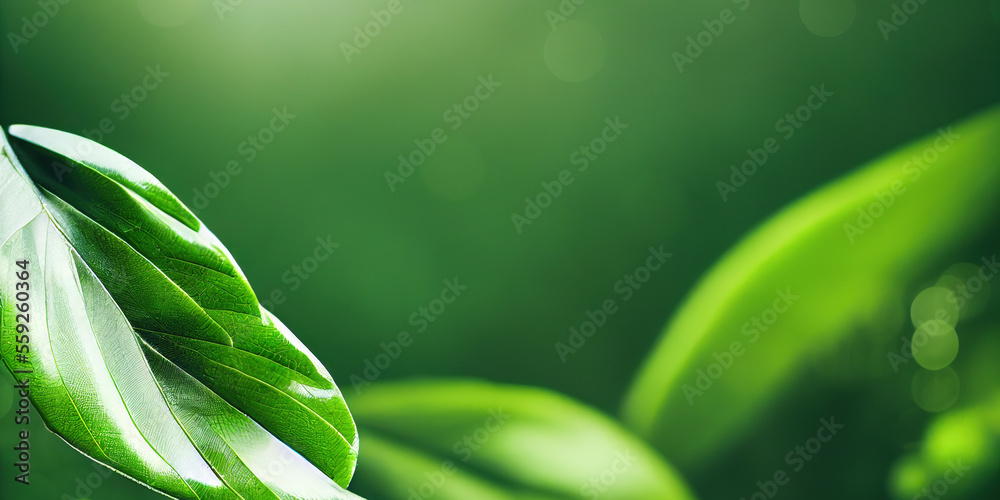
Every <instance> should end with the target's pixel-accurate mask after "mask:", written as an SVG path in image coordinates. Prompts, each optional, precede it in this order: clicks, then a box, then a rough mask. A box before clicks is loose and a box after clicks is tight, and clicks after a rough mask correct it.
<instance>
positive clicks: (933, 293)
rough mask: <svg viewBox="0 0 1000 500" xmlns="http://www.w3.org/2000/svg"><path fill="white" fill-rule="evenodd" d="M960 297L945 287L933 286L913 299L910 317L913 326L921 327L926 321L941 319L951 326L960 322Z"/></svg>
mask: <svg viewBox="0 0 1000 500" xmlns="http://www.w3.org/2000/svg"><path fill="white" fill-rule="evenodd" d="M958 312H959V311H958V298H957V297H955V294H954V293H953V292H952V291H951V290H949V289H947V288H944V287H940V286H932V287H930V288H928V289H926V290H924V291H922V292H920V293H919V294H917V297H916V298H915V299H913V304H912V305H911V306H910V319H911V320H912V321H913V326H915V327H918V328H919V327H920V325H921V324H923V323H924V322H925V321H933V320H941V321H944V322H946V323H948V324H949V325H951V326H955V325H957V324H958Z"/></svg>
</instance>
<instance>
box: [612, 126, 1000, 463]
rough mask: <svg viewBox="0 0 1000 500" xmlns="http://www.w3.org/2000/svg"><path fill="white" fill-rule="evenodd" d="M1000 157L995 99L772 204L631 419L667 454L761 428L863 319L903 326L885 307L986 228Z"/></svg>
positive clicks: (672, 344)
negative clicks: (774, 405)
mask: <svg viewBox="0 0 1000 500" xmlns="http://www.w3.org/2000/svg"><path fill="white" fill-rule="evenodd" d="M831 147H834V146H833V145H831ZM998 165H1000V108H993V109H991V110H989V111H987V112H985V113H983V114H981V115H980V116H977V117H975V118H972V119H970V120H968V121H966V122H963V123H961V124H960V125H956V126H955V127H954V130H953V131H952V129H951V128H948V129H943V130H939V131H938V133H936V134H933V135H931V136H929V137H927V138H925V139H921V140H919V141H916V142H914V143H912V144H910V145H907V146H905V147H903V148H901V149H899V150H897V151H895V152H893V153H891V154H888V155H886V156H884V157H882V158H880V159H877V160H875V161H874V162H872V163H871V164H870V165H868V166H866V167H864V168H862V169H861V170H860V171H858V172H856V173H854V174H851V175H849V176H847V177H846V178H843V179H841V180H839V181H837V182H834V183H832V184H830V185H829V186H827V187H825V188H822V189H820V190H818V191H817V192H815V193H813V194H811V195H808V196H806V197H805V198H803V199H802V200H800V201H798V202H797V203H795V204H793V205H792V206H790V207H788V208H787V209H785V210H783V211H782V212H781V213H779V214H777V215H776V216H774V217H773V218H772V219H771V220H769V221H767V222H766V223H765V224H764V225H763V226H761V227H760V228H758V229H757V230H755V231H753V232H752V233H751V234H750V235H749V236H747V237H746V238H745V239H744V240H743V241H741V242H740V243H739V244H737V245H736V246H735V247H734V248H733V249H732V250H731V251H730V252H729V253H728V254H727V255H726V256H725V257H723V258H722V260H721V261H720V262H719V263H718V264H716V265H715V266H714V268H713V269H712V270H711V271H709V273H708V274H707V275H706V276H705V277H704V278H703V279H702V280H701V282H700V283H699V284H698V285H697V287H696V288H695V289H694V290H693V292H692V293H691V294H690V296H689V297H688V298H687V299H686V301H685V303H684V304H683V305H682V306H681V307H680V308H679V310H678V311H677V312H676V314H675V315H674V317H673V319H672V320H671V321H670V322H669V324H668V326H667V328H666V330H665V333H664V335H663V338H662V340H661V341H660V343H659V345H658V346H657V347H656V349H655V350H654V351H653V353H652V354H651V355H650V356H649V358H648V360H647V361H646V363H645V366H644V367H643V368H642V369H641V371H640V373H639V374H638V377H637V379H636V381H635V383H634V385H633V387H632V388H631V390H630V392H629V394H628V395H627V397H626V400H625V402H624V406H623V415H624V417H625V420H626V421H627V422H628V423H629V425H630V426H631V427H632V428H633V429H635V430H636V431H637V432H638V433H639V434H640V435H642V436H646V437H648V438H649V439H650V440H651V441H652V442H653V443H655V445H656V446H657V447H658V448H659V449H660V450H661V451H663V452H664V454H665V455H666V457H667V458H668V459H669V460H671V461H673V462H676V463H677V464H678V465H681V466H693V467H697V466H698V465H700V464H703V463H704V462H705V461H706V460H707V459H709V458H711V457H712V456H713V455H715V454H716V453H717V452H718V451H720V450H721V449H723V448H725V447H726V446H727V445H728V444H731V442H732V441H733V439H734V438H736V437H738V436H739V434H740V432H741V431H743V430H745V429H748V428H751V427H752V426H753V424H754V420H755V419H756V418H759V417H760V415H761V414H762V411H763V410H764V409H765V408H767V407H768V405H769V403H770V402H772V401H773V400H774V399H775V398H776V397H777V396H778V395H779V394H780V393H781V392H782V389H784V388H785V387H787V386H788V385H789V384H790V383H792V382H793V381H794V377H795V374H796V372H797V370H798V369H799V368H801V367H802V366H803V364H804V363H805V362H807V361H808V360H809V359H810V358H812V357H814V356H818V355H820V354H822V353H823V352H824V351H825V350H826V349H828V348H829V347H831V346H832V345H833V344H835V343H836V342H837V341H838V340H841V339H842V338H844V337H845V336H848V335H850V334H851V333H852V332H857V331H859V330H861V329H865V330H867V331H876V332H879V330H882V331H881V333H883V334H885V335H892V334H893V333H895V330H894V329H891V328H888V327H886V326H884V325H881V324H880V323H879V321H880V313H882V312H884V311H885V310H886V309H887V307H889V306H890V305H891V304H892V303H893V302H895V303H897V304H898V302H899V301H900V300H901V299H902V298H903V294H904V290H906V289H907V288H906V287H908V286H911V285H912V283H913V281H914V280H915V279H916V278H918V277H920V276H922V274H923V273H925V272H926V271H927V269H928V268H929V266H931V265H932V264H934V262H935V260H936V259H939V258H940V257H941V256H942V254H943V253H944V252H945V251H947V250H949V249H952V248H954V247H955V246H956V245H959V244H961V243H962V240H964V239H965V238H968V237H970V236H972V235H975V234H977V233H978V232H980V231H981V230H982V229H984V227H983V226H984V223H985V222H986V221H988V220H989V219H990V217H992V215H993V214H994V213H995V208H996V205H997V201H1000V199H998V198H997V196H996V193H997V192H998V191H997V190H998V187H1000V168H998ZM882 316H884V314H883V315H882Z"/></svg>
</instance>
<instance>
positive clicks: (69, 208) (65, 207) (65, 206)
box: [37, 186, 354, 479]
mask: <svg viewBox="0 0 1000 500" xmlns="http://www.w3.org/2000/svg"><path fill="white" fill-rule="evenodd" d="M37 190H44V192H45V193H49V195H50V196H51V200H53V201H55V202H58V203H61V204H62V206H60V209H62V210H67V211H73V213H75V214H76V215H77V216H79V217H81V218H84V219H86V220H87V221H89V222H91V223H93V224H94V225H95V226H96V227H98V228H101V230H104V231H105V234H106V235H107V236H108V237H110V238H114V239H116V240H117V241H118V242H120V243H121V244H122V245H124V246H126V247H127V248H129V249H130V250H131V251H132V252H134V253H135V255H137V256H139V257H140V258H142V259H143V260H144V261H145V262H146V263H148V264H149V265H150V267H151V268H152V269H153V270H155V272H157V273H159V275H160V276H161V277H162V278H163V279H164V280H167V281H168V282H169V283H170V285H173V286H174V287H175V289H176V290H177V291H179V292H180V293H182V294H183V295H184V296H185V297H187V298H188V299H190V300H191V301H192V303H194V304H196V305H197V302H196V301H194V299H193V298H191V297H190V295H189V294H188V293H187V291H186V290H184V289H183V288H181V287H180V286H178V285H177V284H176V283H175V282H174V281H173V280H171V279H170V277H169V276H167V275H166V274H164V273H163V272H162V271H161V270H160V269H159V267H158V266H156V265H155V264H153V263H152V262H151V261H150V260H149V259H148V258H147V257H146V256H145V255H142V254H141V253H139V252H138V251H136V250H135V249H134V248H133V247H132V246H131V245H129V243H128V242H126V241H124V240H122V239H121V238H120V237H119V236H118V235H116V234H114V233H113V232H111V231H107V230H105V229H103V226H101V225H100V224H98V223H97V222H96V221H94V220H93V219H91V218H90V217H88V216H87V215H86V214H84V213H82V212H80V211H79V210H77V209H76V208H75V207H73V206H71V205H69V204H68V203H66V202H65V201H63V200H62V199H61V198H59V197H58V196H56V195H55V194H52V193H50V192H49V191H48V190H45V188H42V187H40V186H39V187H37ZM39 201H40V202H41V203H42V206H43V208H44V209H45V210H46V212H47V213H48V207H47V205H46V204H45V202H43V201H41V200H39ZM50 220H51V221H52V222H53V226H55V227H56V228H57V229H58V230H59V231H60V233H61V234H63V237H64V238H66V239H67V241H69V238H68V236H67V235H65V233H63V232H62V228H61V227H60V226H59V224H57V223H55V221H54V219H52V218H51V217H50ZM69 246H70V248H71V249H72V250H73V252H74V253H76V250H75V249H73V248H72V245H69ZM80 259H81V262H83V263H84V265H86V266H87V269H88V270H90V271H91V272H92V273H93V272H94V271H93V269H92V268H91V267H90V266H89V264H86V261H85V260H83V258H82V257H80ZM95 275H96V273H95ZM98 282H100V280H98ZM101 287H102V288H103V289H104V290H105V292H108V291H107V289H106V288H105V287H104V285H103V283H102V284H101ZM108 294H109V295H110V292H108ZM112 302H114V301H112ZM115 307H116V310H118V311H119V312H121V313H122V315H123V316H124V312H122V311H121V309H120V308H119V307H118V305H117V303H115ZM198 307H199V308H201V306H198ZM202 310H204V309H203V308H202ZM233 312H236V313H239V312H238V311H233ZM147 313H148V311H147ZM150 316H151V317H152V315H150ZM206 316H207V317H208V318H210V319H211V321H212V322H213V323H214V324H215V325H217V326H218V327H219V328H220V329H221V330H222V331H224V332H225V331H226V330H225V329H224V328H223V327H222V325H220V324H219V323H218V322H216V321H215V319H214V318H212V317H211V315H209V314H206ZM129 324H130V325H131V322H130V323H129ZM131 328H132V330H133V332H137V331H139V330H142V331H149V332H151V333H154V334H160V335H166V336H168V337H177V338H182V339H184V340H187V341H196V342H205V343H213V344H217V345H222V346H223V347H228V348H232V349H236V350H239V351H240V352H244V353H246V354H248V355H250V356H253V357H256V358H259V359H262V360H265V361H269V362H274V360H272V359H270V358H266V357H263V356H260V355H258V354H255V353H253V352H250V351H247V350H244V349H240V348H238V347H236V346H235V345H225V344H218V343H217V342H210V341H208V340H204V339H195V338H192V337H184V336H178V335H176V334H172V333H168V332H162V331H153V330H149V329H143V328H137V327H135V326H134V325H133V326H132V327H131ZM230 338H232V337H230ZM175 345H178V347H179V348H182V349H185V350H188V351H190V352H193V353H194V354H196V355H197V356H199V357H200V358H202V359H205V360H207V361H208V362H209V363H212V364H214V365H217V366H220V367H222V368H224V369H228V370H231V371H234V372H236V373H239V374H241V375H243V376H244V377H246V378H247V379H251V380H255V381H257V382H259V383H261V384H262V385H265V386H267V387H270V388H272V389H274V390H275V391H277V392H279V393H282V394H285V395H287V396H288V399H289V400H290V401H292V402H293V403H294V404H295V405H298V406H299V407H301V408H303V409H305V410H306V411H308V412H309V413H310V414H312V415H314V416H315V417H316V418H317V419H318V420H319V421H321V422H323V423H325V424H326V425H327V426H328V427H329V428H330V429H331V430H332V431H333V432H335V433H336V435H337V436H338V437H339V438H340V440H341V442H342V444H344V445H345V447H346V448H347V449H353V448H354V446H353V444H352V443H350V442H348V440H347V438H346V437H345V436H344V435H343V433H342V432H341V431H340V429H338V428H337V427H336V425H334V424H333V423H332V422H330V421H329V420H327V419H326V418H325V417H323V416H321V415H319V414H318V413H316V412H315V411H314V410H313V409H312V408H309V407H308V406H306V405H304V404H303V403H302V402H301V401H299V400H298V399H297V398H294V397H292V396H291V395H288V393H287V392H285V391H284V390H282V389H280V388H278V387H275V386H274V385H273V384H270V383H268V382H265V381H263V380H260V379H259V378H257V377H253V376H251V375H249V374H247V373H246V372H244V371H242V370H239V369H237V368H236V367H233V366H229V365H225V364H222V363H218V362H217V361H215V360H213V359H211V358H209V357H206V356H203V355H202V354H201V353H199V352H198V351H196V350H193V349H190V348H188V347H186V346H182V345H179V344H176V343H175ZM154 350H155V349H154ZM156 352H157V353H159V351H156ZM161 356H162V354H161ZM164 358H165V359H168V360H169V358H167V357H166V356H164ZM144 362H145V360H144ZM279 366H282V365H280V364H279ZM178 368H179V369H181V371H184V372H185V373H188V375H191V374H190V373H189V372H187V371H186V370H184V369H183V368H180V367H178ZM285 368H287V369H289V370H293V371H295V372H296V373H299V374H300V375H302V376H303V377H304V378H306V379H309V380H311V378H310V377H309V376H307V375H305V374H302V373H301V372H298V371H297V370H294V369H293V368H291V367H287V366H286V367H285ZM194 378H197V377H194ZM223 399H226V398H223ZM227 402H228V400H227ZM229 404H231V405H233V407H234V408H239V406H238V405H236V404H234V403H232V402H230V403H229ZM178 424H179V423H178ZM342 453H343V452H342ZM220 479H221V478H220Z"/></svg>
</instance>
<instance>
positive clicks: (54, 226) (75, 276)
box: [0, 126, 358, 500]
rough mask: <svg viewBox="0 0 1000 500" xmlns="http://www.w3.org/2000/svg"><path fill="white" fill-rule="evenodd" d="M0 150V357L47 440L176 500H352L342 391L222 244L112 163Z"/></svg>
mask: <svg viewBox="0 0 1000 500" xmlns="http://www.w3.org/2000/svg"><path fill="white" fill-rule="evenodd" d="M11 135H13V136H15V137H18V138H20V140H14V145H15V147H12V146H11V144H10V143H8V142H7V140H6V139H5V138H4V140H3V143H2V147H3V157H2V158H0V213H2V214H3V218H2V219H0V242H2V246H0V273H2V274H0V285H2V286H0V303H2V316H0V322H2V324H0V332H2V342H0V348H2V354H3V360H4V362H5V364H6V365H7V366H8V368H10V369H11V371H14V372H16V371H17V370H26V369H27V370H31V371H32V373H30V374H20V373H16V374H15V376H17V377H20V378H24V377H28V378H30V384H31V388H32V393H31V400H32V402H33V404H34V406H35V407H36V408H37V411H38V413H39V414H40V415H41V416H42V418H43V419H44V420H45V423H46V425H47V426H48V427H49V429H51V430H52V431H53V432H55V433H56V434H57V435H59V436H60V437H62V438H63V439H64V440H66V441H67V442H68V443H69V444H70V445H72V446H73V447H75V448H77V449H78V450H79V451H81V452H83V453H84V454H86V455H88V456H89V457H91V458H93V459H94V460H97V461H99V462H101V463H103V464H105V465H107V466H109V467H111V468H113V469H115V470H117V471H118V472H120V473H122V474H124V475H126V476H129V477H131V478H134V479H136V480H138V481H140V482H143V483H145V484H147V485H149V486H150V487H151V488H153V489H155V490H157V491H160V492H162V493H165V494H167V495H170V496H173V497H177V498H183V499H188V498H191V499H239V498H244V499H250V498H253V499H258V498H261V499H265V498H274V499H282V500H286V499H288V500H291V499H348V498H357V497H355V496H353V495H351V494H350V493H348V492H346V491H345V490H343V487H346V485H347V484H348V483H349V482H350V478H351V476H352V474H353V471H354V467H355V462H356V459H357V449H358V438H357V432H356V429H355V426H354V422H353V419H352V417H351V414H350V412H349V411H348V409H347V406H346V404H345V402H344V400H343V398H342V397H341V394H340V391H339V389H338V388H337V386H336V384H335V383H334V382H333V379H332V378H331V377H330V375H329V373H328V372H327V371H326V369H325V368H324V367H323V366H322V364H320V362H319V361H318V360H317V359H316V358H315V357H314V356H313V355H312V354H311V353H310V352H309V350H308V349H307V348H306V347H305V346H304V345H302V344H301V342H299V340H298V339H297V338H296V337H295V336H294V335H293V334H292V333H291V332H290V331H289V330H288V329H287V328H286V327H285V326H284V325H283V324H282V323H281V322H280V321H278V319H277V318H275V317H274V316H273V315H272V314H270V313H269V312H268V311H266V310H265V309H264V308H263V307H261V306H260V305H259V304H258V302H257V299H256V297H255V295H254V293H253V291H252V290H251V288H250V286H249V284H248V283H247V281H246V279H245V277H244V276H243V273H242V272H241V271H240V269H239V267H238V266H237V265H236V263H235V262H234V261H233V259H232V257H231V255H230V254H229V252H228V251H227V250H226V249H225V247H224V246H222V244H221V243H220V242H219V240H218V239H217V238H216V237H215V236H214V235H213V234H212V233H211V232H210V231H209V230H208V229H207V228H205V227H204V225H203V224H202V223H201V222H200V221H199V220H198V219H197V218H196V217H195V216H194V215H193V214H192V213H191V212H190V211H189V210H188V209H187V208H185V207H184V205H183V204H182V203H181V202H180V201H179V200H178V199H177V198H176V197H174V196H173V194H171V193H170V192H169V191H168V190H167V189H166V188H164V187H163V186H162V185H161V184H160V183H159V182H158V181H157V180H156V179H155V178H153V177H152V176H151V175H150V174H149V173H147V172H146V171H145V170H143V169H142V168H140V167H139V166H138V165H136V164H135V163H133V162H131V161H129V160H128V159H126V158H124V157H123V156H121V155H119V154H117V153H115V152H113V151H111V150H109V149H107V148H105V147H103V146H101V145H99V144H97V143H94V142H92V141H89V140H87V139H83V138H80V137H77V136H74V135H72V134H67V133H64V132H59V131H55V130H50V129H43V128H38V127H26V126H14V127H11ZM0 136H2V134H0ZM18 261H28V264H27V273H28V274H27V275H23V274H22V275H18V274H17V273H19V272H21V271H22V268H21V267H19V266H18V265H17V264H16V263H17V262H18ZM22 277H26V279H21V278H22ZM21 282H24V283H27V284H26V285H23V286H24V287H30V290H29V295H30V296H29V298H28V299H27V300H26V301H24V302H23V303H27V304H28V306H27V307H29V308H30V318H29V320H28V321H25V320H24V319H23V318H21V319H19V318H17V313H18V312H19V311H18V308H20V307H21V306H20V304H21V303H22V301H20V300H19V299H20V298H24V297H25V296H23V295H21V296H19V295H17V292H18V291H19V290H20V288H19V287H21V286H22V285H18V283H21ZM18 324H26V325H27V326H26V327H25V328H29V329H30V331H29V332H28V333H27V335H28V339H27V340H28V341H27V342H23V341H24V340H25V339H23V338H21V337H20V334H17V333H16V329H17V328H18V327H17V325H18ZM24 345H27V346H29V347H30V353H29V354H27V356H28V357H27V358H21V357H19V354H21V353H20V352H18V351H19V349H20V350H23V347H22V346H24Z"/></svg>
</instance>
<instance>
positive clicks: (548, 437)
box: [351, 381, 692, 500]
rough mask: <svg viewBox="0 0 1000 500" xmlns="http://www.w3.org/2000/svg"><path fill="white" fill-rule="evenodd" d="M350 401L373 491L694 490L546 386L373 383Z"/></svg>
mask: <svg viewBox="0 0 1000 500" xmlns="http://www.w3.org/2000/svg"><path fill="white" fill-rule="evenodd" d="M351 407H352V408H353V409H354V412H355V415H357V416H358V421H359V422H361V427H362V431H363V433H364V435H365V460H364V462H363V463H362V465H361V467H360V468H359V469H358V479H357V484H358V486H359V487H363V488H364V489H365V490H366V491H369V492H370V493H371V496H372V497H374V498H384V499H387V500H409V499H412V498H435V499H438V500H469V499H476V500H511V499H532V500H566V499H571V498H596V497H598V496H599V497H600V498H603V499H607V500H640V499H641V500H644V499H653V498H655V499H663V500H682V499H689V498H692V496H691V495H690V493H689V492H688V489H687V487H686V486H685V485H684V484H683V482H682V481H681V480H680V479H679V478H678V477H677V475H676V474H675V473H674V471H673V470H672V469H671V468H670V467H669V466H668V465H666V464H665V463H664V462H663V461H662V459H661V458H659V456H658V455H657V454H656V453H655V452H653V451H652V450H650V449H649V448H648V446H647V445H645V444H644V443H643V442H642V441H640V440H639V439H637V438H635V437H634V436H632V435H631V434H630V433H629V432H628V431H626V430H624V429H623V428H622V427H621V426H620V425H619V424H617V423H616V422H613V421H612V420H610V419H608V418H607V417H605V416H603V415H601V414H599V413H597V412H596V411H594V410H591V409H589V408H587V407H584V406H582V405H580V404H579V403H576V402H573V401H571V400H569V399H567V398H565V397H563V396H559V395H556V394H554V393H551V392H548V391H545V390H541V389H531V388H523V387H512V386H501V385H494V384H489V383H485V382H476V381H419V382H408V383H394V384H383V385H376V386H373V387H371V388H369V389H366V391H365V392H364V393H363V394H362V395H360V396H357V397H356V398H352V400H351ZM413 495H416V496H415V497H414V496H413ZM432 495H433V496H432Z"/></svg>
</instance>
